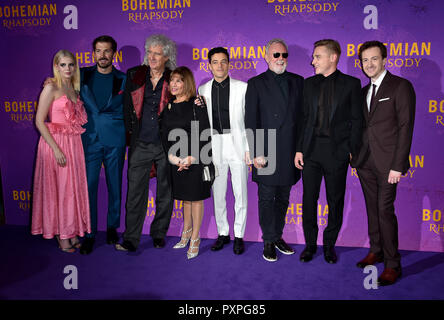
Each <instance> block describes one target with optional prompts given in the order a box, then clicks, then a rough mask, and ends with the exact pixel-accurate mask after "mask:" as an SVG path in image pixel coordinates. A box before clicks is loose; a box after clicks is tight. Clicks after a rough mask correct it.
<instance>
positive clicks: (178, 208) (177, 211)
mask: <svg viewBox="0 0 444 320" xmlns="http://www.w3.org/2000/svg"><path fill="white" fill-rule="evenodd" d="M155 207H156V205H155V202H154V197H149V198H148V203H147V208H146V216H147V217H154V216H155V215H156V209H155ZM171 218H173V219H183V201H182V200H174V205H173V212H172V214H171Z"/></svg>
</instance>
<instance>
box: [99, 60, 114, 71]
mask: <svg viewBox="0 0 444 320" xmlns="http://www.w3.org/2000/svg"><path fill="white" fill-rule="evenodd" d="M99 63H100V61H97V63H96V64H97V66H98V67H99V68H102V69H106V68H108V67H109V66H111V65H112V64H113V62H112V60H111V61H110V62H109V63H107V64H106V65H100V64H99Z"/></svg>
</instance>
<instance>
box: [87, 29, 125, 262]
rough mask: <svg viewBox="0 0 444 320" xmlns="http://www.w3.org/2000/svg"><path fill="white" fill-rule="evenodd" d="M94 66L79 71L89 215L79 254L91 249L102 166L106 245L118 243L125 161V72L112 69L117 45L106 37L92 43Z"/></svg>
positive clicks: (94, 234)
mask: <svg viewBox="0 0 444 320" xmlns="http://www.w3.org/2000/svg"><path fill="white" fill-rule="evenodd" d="M93 50H94V51H93V56H94V60H95V61H96V65H95V66H93V67H86V68H81V69H80V83H81V87H80V96H81V99H82V101H83V102H84V105H85V110H86V113H87V114H88V122H87V123H86V124H85V129H86V131H85V132H84V133H83V134H82V142H83V149H84V152H85V164H86V177H87V181H88V196H89V206H90V214H91V233H89V234H87V235H86V237H85V239H84V241H83V243H82V246H81V247H80V253H81V254H89V253H91V252H92V250H93V246H94V242H95V236H96V233H97V191H98V187H99V176H100V170H101V168H102V163H103V166H104V167H105V175H106V185H107V187H108V215H107V243H108V244H114V243H117V241H118V240H119V238H118V235H117V231H116V229H117V228H118V227H119V226H120V203H121V197H122V170H123V164H124V160H125V149H126V148H125V125H124V122H123V89H124V88H125V78H126V76H125V73H123V72H121V71H119V70H117V69H116V68H114V67H113V65H112V63H113V58H114V57H115V55H116V52H117V43H116V41H115V40H114V39H113V38H112V37H110V36H100V37H98V38H96V39H95V40H94V41H93Z"/></svg>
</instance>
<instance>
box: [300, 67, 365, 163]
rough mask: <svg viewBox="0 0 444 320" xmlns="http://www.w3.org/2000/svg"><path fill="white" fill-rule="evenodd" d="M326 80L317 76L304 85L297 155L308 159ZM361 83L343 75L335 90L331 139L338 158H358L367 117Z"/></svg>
mask: <svg viewBox="0 0 444 320" xmlns="http://www.w3.org/2000/svg"><path fill="white" fill-rule="evenodd" d="M323 77H324V76H323V75H315V76H313V77H310V78H307V79H305V82H304V125H303V129H302V134H301V135H300V137H299V140H298V144H297V151H298V152H302V153H303V155H304V158H305V159H307V158H309V157H310V152H311V147H312V143H313V138H314V128H315V126H316V119H317V111H318V105H319V93H320V83H321V80H322V78H323ZM360 88H361V81H360V80H359V79H358V78H355V77H351V76H349V75H346V74H343V73H342V72H340V71H339V73H338V75H337V78H336V82H335V89H334V97H333V99H334V101H333V106H332V109H331V113H330V138H331V143H332V144H333V150H334V156H335V158H336V159H338V160H346V159H348V158H349V154H350V153H351V154H352V156H353V157H354V156H355V155H356V154H357V152H358V150H359V146H360V143H361V136H362V126H363V113H362V95H361V89H360Z"/></svg>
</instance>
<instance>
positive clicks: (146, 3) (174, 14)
mask: <svg viewBox="0 0 444 320" xmlns="http://www.w3.org/2000/svg"><path fill="white" fill-rule="evenodd" d="M190 7H191V0H122V12H125V13H128V21H132V22H134V23H140V22H146V21H150V20H175V19H182V17H183V12H184V10H183V9H184V8H190Z"/></svg>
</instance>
